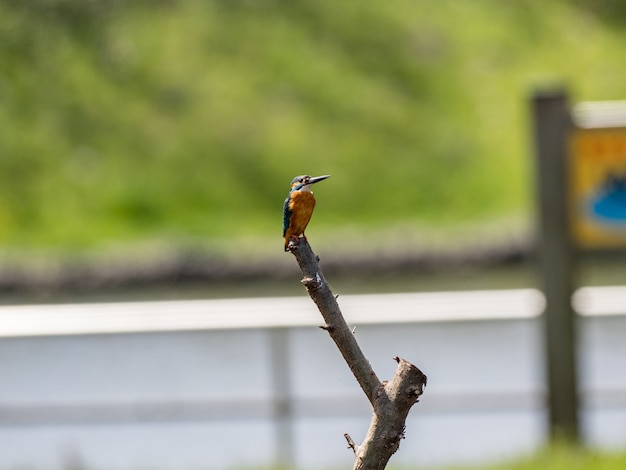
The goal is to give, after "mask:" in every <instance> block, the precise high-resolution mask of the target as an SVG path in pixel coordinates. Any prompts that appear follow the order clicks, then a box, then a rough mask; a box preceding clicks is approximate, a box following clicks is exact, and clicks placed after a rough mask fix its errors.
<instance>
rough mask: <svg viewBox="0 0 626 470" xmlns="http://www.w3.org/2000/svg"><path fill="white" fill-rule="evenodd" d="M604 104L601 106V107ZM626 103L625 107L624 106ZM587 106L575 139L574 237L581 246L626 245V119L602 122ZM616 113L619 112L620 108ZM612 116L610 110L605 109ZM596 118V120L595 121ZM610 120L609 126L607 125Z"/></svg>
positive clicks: (571, 167)
mask: <svg viewBox="0 0 626 470" xmlns="http://www.w3.org/2000/svg"><path fill="white" fill-rule="evenodd" d="M595 109H596V110H597V109H598V106H596V108H595ZM624 110H626V108H622V111H624ZM597 114H598V113H597V112H596V114H595V116H596V117H594V118H593V121H592V120H590V116H594V115H593V114H590V113H589V112H587V115H586V118H587V119H586V120H585V119H584V118H581V117H580V115H579V122H582V124H584V125H586V127H581V126H580V125H579V126H578V127H576V128H575V129H574V130H573V132H572V134H571V136H570V141H569V155H568V168H569V185H568V186H569V192H570V194H569V207H570V211H571V213H570V220H571V224H572V231H573V238H574V243H575V244H576V245H577V246H579V247H581V248H588V249H594V248H598V249H603V248H623V247H626V123H622V126H616V124H618V121H617V120H616V119H612V120H610V121H609V122H604V127H597V125H598V124H599V125H600V126H602V124H603V123H602V122H598V121H599V120H598V118H597ZM614 114H615V113H614ZM600 115H601V116H604V118H605V121H606V113H604V114H602V113H600ZM594 124H595V125H594ZM607 124H608V126H607Z"/></svg>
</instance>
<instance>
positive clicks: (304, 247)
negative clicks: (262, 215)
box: [289, 239, 427, 470]
mask: <svg viewBox="0 0 626 470" xmlns="http://www.w3.org/2000/svg"><path fill="white" fill-rule="evenodd" d="M289 251H291V252H292V253H293V254H294V256H295V257H296V260H297V261H298V264H299V265H300V269H301V270H302V274H303V279H302V283H303V284H304V286H305V287H306V289H307V291H308V293H309V295H310V297H311V299H313V301H314V302H315V304H316V305H317V307H318V309H319V311H320V313H321V314H322V317H323V318H324V321H325V322H326V324H325V325H324V326H321V327H320V328H322V329H323V330H326V331H327V332H328V334H329V335H330V337H331V338H332V339H333V341H334V342H335V344H336V345H337V348H338V349H339V351H340V352H341V355H342V356H343V358H344V359H345V361H346V363H347V364H348V367H350V370H351V371H352V373H353V375H354V377H355V378H356V380H357V382H358V383H359V385H360V386H361V388H362V389H363V392H365V395H366V396H367V398H368V400H369V401H370V403H371V405H372V408H373V413H372V421H371V423H370V427H369V429H368V432H367V435H366V436H365V439H364V440H363V443H362V444H361V445H357V444H356V443H355V442H354V441H353V440H352V438H351V437H350V435H349V434H344V437H345V438H346V441H347V442H348V448H350V449H352V450H353V451H354V455H355V461H354V467H353V468H354V470H382V469H384V468H385V467H386V465H387V462H388V461H389V459H390V458H391V456H392V455H393V454H394V452H395V451H396V450H397V449H398V447H399V445H400V441H401V440H402V439H404V432H405V422H406V417H407V415H408V413H409V411H410V409H411V407H412V406H413V405H414V404H415V403H417V401H418V399H419V397H420V396H421V394H422V393H423V391H424V387H425V386H426V380H427V379H426V375H424V374H423V373H422V372H421V371H420V370H419V369H418V368H417V367H415V366H414V365H413V364H411V363H410V362H408V361H406V360H404V359H401V358H399V357H397V356H396V357H394V358H393V359H394V360H395V361H396V362H397V363H398V367H397V368H396V372H395V374H394V376H393V377H392V379H391V380H390V381H388V382H387V381H385V382H382V383H381V382H380V380H379V379H378V377H377V376H376V373H375V372H374V370H373V369H372V366H371V365H370V363H369V361H368V360H367V359H366V358H365V355H364V354H363V352H362V351H361V348H360V347H359V345H358V343H357V341H356V338H355V335H354V330H350V328H349V327H348V325H347V324H346V321H345V320H344V318H343V315H342V314H341V310H340V309H339V305H338V304H337V296H335V295H333V293H332V292H331V290H330V287H329V286H328V283H327V282H326V280H325V279H324V275H323V274H322V272H321V270H320V267H319V263H318V262H319V258H318V257H317V256H316V255H315V254H314V253H313V251H312V250H311V247H310V245H309V244H308V242H307V241H306V239H301V240H300V242H299V243H297V244H296V243H294V242H290V244H289Z"/></svg>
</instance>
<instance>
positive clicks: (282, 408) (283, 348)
mask: <svg viewBox="0 0 626 470" xmlns="http://www.w3.org/2000/svg"><path fill="white" fill-rule="evenodd" d="M269 341H270V358H271V361H272V364H271V366H272V376H273V377H272V382H273V384H272V385H273V387H272V388H273V390H272V395H273V401H274V422H275V423H276V433H275V436H276V438H275V439H276V459H275V460H276V462H275V464H276V465H277V468H293V467H294V462H295V459H294V438H293V431H294V429H293V404H292V400H293V395H292V389H291V377H290V373H289V357H290V356H289V343H288V341H289V338H288V330H287V329H286V328H272V329H271V330H270V337H269Z"/></svg>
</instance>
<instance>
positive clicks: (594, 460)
mask: <svg viewBox="0 0 626 470" xmlns="http://www.w3.org/2000/svg"><path fill="white" fill-rule="evenodd" d="M624 465H626V453H621V454H609V453H600V452H595V451H589V450H584V449H580V448H572V447H568V446H564V445H557V446H553V447H549V448H546V449H545V450H543V451H541V452H539V453H537V454H535V455H533V456H532V457H529V458H526V459H521V460H517V461H513V462H505V463H501V464H495V465H488V466H486V467H484V466H481V467H477V468H480V469H481V470H535V469H538V468H541V469H550V470H618V469H621V468H624ZM465 468H466V469H471V468H472V467H465Z"/></svg>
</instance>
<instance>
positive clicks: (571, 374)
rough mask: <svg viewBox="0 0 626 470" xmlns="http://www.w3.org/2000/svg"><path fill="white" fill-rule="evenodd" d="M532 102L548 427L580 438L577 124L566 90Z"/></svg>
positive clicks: (553, 432)
mask: <svg viewBox="0 0 626 470" xmlns="http://www.w3.org/2000/svg"><path fill="white" fill-rule="evenodd" d="M532 106H533V115H534V138H535V154H536V158H537V161H536V168H537V182H538V183H537V191H538V198H537V200H538V206H539V207H538V221H537V222H538V227H537V229H538V234H537V235H538V240H537V242H538V256H539V264H540V268H541V283H542V289H543V292H544V295H545V298H546V310H545V312H544V322H545V323H544V330H545V348H546V349H545V353H546V371H547V384H548V395H549V397H548V403H549V415H550V421H549V423H550V431H551V436H552V437H553V438H555V437H556V438H565V439H568V440H572V441H577V440H578V439H579V422H578V392H577V370H576V318H575V314H574V310H573V308H572V303H571V298H572V294H573V288H574V282H573V280H574V253H573V246H572V236H571V231H570V221H569V214H568V203H567V199H568V193H567V190H568V186H567V181H568V175H567V171H568V168H567V140H568V135H569V133H570V130H571V128H572V125H573V124H572V122H571V118H570V114H569V110H568V103H567V95H566V93H565V92H564V91H561V90H558V91H551V92H538V93H535V95H534V96H533V102H532Z"/></svg>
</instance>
